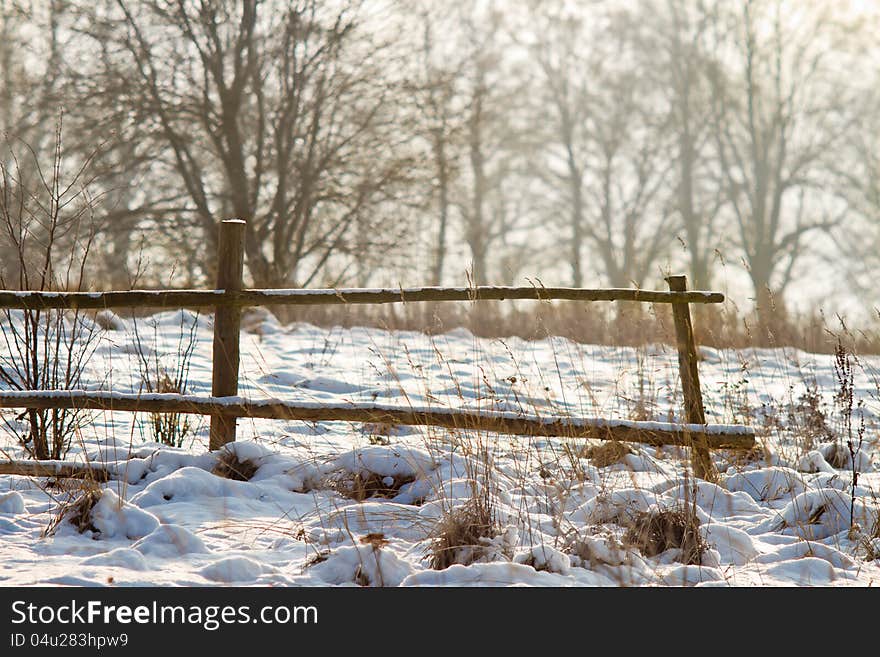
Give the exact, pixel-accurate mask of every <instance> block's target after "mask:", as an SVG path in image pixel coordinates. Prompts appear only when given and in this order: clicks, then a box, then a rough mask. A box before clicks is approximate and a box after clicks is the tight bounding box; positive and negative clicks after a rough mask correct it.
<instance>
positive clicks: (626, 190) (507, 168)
mask: <svg viewBox="0 0 880 657" xmlns="http://www.w3.org/2000/svg"><path fill="white" fill-rule="evenodd" d="M877 18H878V16H877V15H876V14H875V15H871V14H868V13H864V12H856V11H851V10H849V9H848V8H847V3H846V2H836V1H833V0H825V1H820V0H748V1H743V2H727V1H723V0H715V1H709V0H632V1H629V2H625V1H621V2H598V1H588V0H575V1H573V2H572V1H566V0H449V1H448V2H443V3H437V2H430V1H428V0H399V1H394V0H334V1H329V2H328V1H320V0H289V1H282V0H235V1H233V0H230V1H225V0H214V1H209V0H137V1H135V0H89V1H88V2H86V1H79V0H34V1H31V2H28V1H27V0H0V126H2V127H3V129H4V130H5V133H6V145H5V148H4V151H3V154H2V155H0V163H2V164H3V167H4V172H5V174H6V175H5V176H4V180H3V185H4V188H3V190H0V192H2V193H0V196H5V197H7V198H13V199H14V198H18V197H20V196H23V195H22V194H21V193H18V194H9V193H8V192H9V190H10V189H11V188H12V187H18V188H20V189H30V187H29V185H34V184H38V182H39V181H40V180H43V179H45V178H46V176H41V175H39V171H38V169H39V165H38V163H39V162H40V161H41V158H43V157H45V158H46V161H49V162H52V161H53V158H52V155H53V153H54V152H55V150H56V149H57V148H58V143H57V140H56V131H57V127H58V124H59V121H61V120H62V119H63V130H62V131H61V152H62V154H63V157H61V158H60V164H59V167H60V169H59V173H60V174H63V173H64V172H65V171H70V172H72V174H71V176H70V178H71V179H73V180H76V184H77V185H78V186H79V187H81V190H79V189H78V192H79V191H81V194H79V196H78V198H79V199H80V200H82V199H83V198H85V199H87V200H88V203H89V208H90V211H89V212H83V211H82V204H81V203H79V204H77V207H76V211H75V221H77V222H81V221H89V222H91V224H90V227H89V230H81V229H77V230H69V231H67V232H66V233H65V235H66V234H68V233H69V235H70V240H76V239H83V238H82V236H83V235H88V236H89V240H90V248H91V254H92V258H93V259H92V261H91V263H92V264H91V266H90V267H89V268H88V272H87V275H88V276H89V284H90V285H91V286H93V287H98V288H101V287H103V288H126V287H129V286H131V285H134V284H138V285H141V286H145V285H152V284H168V283H169V282H171V283H172V284H174V285H176V286H183V285H200V284H204V283H205V282H206V281H210V280H211V278H212V275H213V272H212V255H213V253H214V249H215V246H216V245H215V240H216V223H217V221H218V220H219V219H221V218H227V217H233V216H235V217H242V218H245V219H246V220H247V221H248V228H247V236H246V240H247V242H246V255H247V262H248V272H249V277H250V281H249V282H250V283H251V284H253V285H254V286H257V287H297V286H312V287H319V286H339V285H386V284H390V285H397V284H403V285H417V284H421V283H430V284H453V283H454V284H461V283H463V282H464V279H465V277H466V276H467V277H468V278H469V279H470V280H471V281H472V282H474V283H476V284H485V283H497V284H510V283H517V284H521V283H523V281H524V278H526V277H527V278H529V279H530V280H534V278H535V277H540V279H541V281H542V282H543V283H545V284H548V285H549V284H562V285H575V286H581V285H584V286H602V285H604V286H608V285H610V286H630V285H638V286H654V285H657V284H658V283H659V282H660V280H661V278H662V275H663V273H664V272H666V271H669V270H670V269H675V270H683V271H686V272H687V273H688V275H689V277H690V283H691V286H692V287H696V288H702V289H707V288H711V287H713V285H717V283H718V272H719V268H720V267H721V266H722V265H723V264H724V263H727V265H728V266H729V267H730V268H732V269H737V270H739V271H741V272H742V277H743V280H745V281H747V282H748V283H749V284H750V286H751V289H752V291H753V293H754V300H755V302H756V304H757V305H758V307H759V310H762V309H769V308H770V307H771V306H774V305H780V304H782V303H784V299H785V294H786V292H787V291H788V290H789V289H790V286H791V285H792V284H793V282H795V281H798V280H799V278H800V277H804V276H807V275H811V274H812V273H813V272H814V271H815V265H816V263H817V262H822V261H824V262H826V263H830V264H831V265H832V266H835V267H837V269H839V270H840V271H841V272H842V274H841V277H842V278H841V280H843V276H846V277H847V278H846V280H848V281H849V282H850V283H851V284H853V285H864V287H865V288H866V289H870V287H871V285H872V284H873V280H872V279H873V276H872V275H871V274H872V272H873V271H875V270H876V267H877V265H878V264H880V263H878V259H877V253H878V249H877V248H876V247H877V241H878V238H880V233H878V229H880V183H878V177H877V174H878V171H880V155H878V148H877V146H878V144H877V140H878V135H880V111H878V109H880V107H878V89H880V86H878V84H877V81H878V79H880V78H878V73H880V66H878V62H880V59H878V58H877V57H876V52H874V51H875V50H876V44H875V43H874V40H873V35H874V34H876V33H877V32H876V29H877V27H878V23H877ZM24 151H27V153H29V154H30V155H32V157H22V156H21V153H22V152H24ZM84 172H85V173H84ZM73 174H75V175H73ZM59 177H60V178H61V179H63V175H60V176H59ZM61 191H64V190H61ZM24 196H26V194H25V195H24ZM50 196H51V195H50ZM55 197H57V198H62V197H63V195H62V194H56V195H55ZM53 198H54V197H53ZM7 205H9V203H7ZM59 210H60V211H63V210H64V208H63V207H61V208H59ZM6 214H7V215H11V214H14V212H13V213H10V212H7V213H6ZM26 218H27V217H25V219H26ZM20 219H21V217H20ZM7 223H10V222H7ZM20 223H21V222H20ZM22 226H24V227H22ZM16 230H18V231H19V235H20V232H21V230H26V231H27V232H28V233H29V234H31V235H35V236H39V234H40V231H41V230H47V229H46V228H45V227H43V228H41V226H40V225H39V222H38V221H37V222H36V223H34V224H33V225H27V222H26V221H25V222H23V223H22V224H21V225H19V226H18V227H17V228H16V226H13V225H11V224H10V225H9V226H7V227H6V229H4V230H3V231H0V233H2V237H0V249H8V248H12V247H11V246H10V245H9V244H8V242H9V241H10V240H11V241H12V242H15V239H14V235H15V231H16ZM10 236H12V237H10ZM56 237H57V236H56ZM63 237H64V236H63V235H61V236H60V237H58V239H57V240H56V241H55V242H53V244H56V243H57V248H59V249H63V248H67V249H68V252H70V248H71V245H70V244H67V245H65V243H64V239H63ZM74 246H75V245H74ZM53 248H54V247H53ZM0 255H2V254H0ZM18 260H20V258H19V259H16V261H18ZM465 272H467V274H465ZM14 278H15V277H14V276H6V279H7V280H13V279H14Z"/></svg>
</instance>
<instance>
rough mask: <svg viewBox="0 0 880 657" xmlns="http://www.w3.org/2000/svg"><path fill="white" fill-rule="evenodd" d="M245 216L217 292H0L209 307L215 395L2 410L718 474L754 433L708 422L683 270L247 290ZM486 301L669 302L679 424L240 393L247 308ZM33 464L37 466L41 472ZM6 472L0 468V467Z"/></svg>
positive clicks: (7, 297)
mask: <svg viewBox="0 0 880 657" xmlns="http://www.w3.org/2000/svg"><path fill="white" fill-rule="evenodd" d="M244 232H245V222H244V221H242V220H239V219H230V220H226V221H223V222H221V224H220V239H219V249H218V266H217V289H215V290H156V291H154V290H131V291H120V292H31V291H23V292H18V291H0V308H20V309H37V308H39V309H49V308H55V309H72V308H82V309H104V308H114V307H116V308H119V307H125V308H133V307H137V308H174V307H177V308H180V307H213V308H214V343H213V372H212V397H210V398H196V397H191V396H183V395H171V394H151V395H127V394H119V393H98V392H85V391H73V390H70V391H15V392H2V393H0V408H4V407H5V408H78V409H80V408H81V409H101V410H119V411H134V412H138V411H146V412H176V413H196V414H201V415H210V416H211V428H210V442H209V446H210V449H212V450H214V449H219V448H220V447H222V446H223V445H224V444H226V443H228V442H231V441H234V440H235V422H236V418H238V417H260V418H271V419H284V420H306V421H330V420H344V421H351V422H387V423H390V424H406V425H435V426H443V427H450V428H466V429H480V430H486V431H494V432H499V433H509V434H521V435H537V436H554V435H555V436H571V437H591V438H600V439H609V440H622V441H634V442H645V443H650V444H658V445H683V446H689V447H692V456H693V464H694V472H695V474H697V475H698V476H704V477H705V476H708V475H709V474H710V473H712V472H713V471H714V468H713V466H712V462H711V459H710V457H709V451H708V450H709V449H713V448H725V449H749V448H751V447H753V446H754V443H755V436H754V433H752V432H751V431H750V430H748V429H747V428H746V427H741V426H724V425H715V426H708V425H707V424H706V417H705V412H704V407H703V399H702V392H701V389H700V376H699V369H698V356H697V346H696V342H695V340H694V331H693V325H692V323H691V315H690V308H689V304H692V303H697V304H704V303H721V302H723V301H724V295H723V294H721V293H719V292H702V291H689V290H688V289H687V279H686V277H685V276H670V277H668V278H667V283H668V285H669V291H651V290H636V289H613V288H612V289H584V288H564V287H495V286H477V287H471V288H441V287H421V288H402V289H336V290H304V289H292V290H253V289H244V287H243V273H244ZM488 299H496V300H504V299H536V300H550V299H567V300H571V301H638V302H647V303H668V304H671V305H672V313H673V318H674V324H675V334H676V343H677V349H678V364H679V372H680V377H681V384H682V391H683V396H684V404H685V420H686V423H684V424H665V423H653V422H623V421H608V420H599V419H577V418H559V417H556V418H554V417H534V416H529V417H526V416H522V415H516V414H509V413H471V412H464V411H451V410H444V409H440V410H438V409H413V408H395V407H384V406H378V405H347V406H329V405H323V406H322V405H313V404H292V403H286V402H281V401H279V400H262V401H260V400H257V401H254V400H246V399H242V398H240V397H238V396H237V395H238V375H239V353H240V343H239V340H240V335H241V330H240V328H241V327H240V320H241V311H242V308H243V307H245V306H273V305H317V304H351V303H354V304H364V303H367V304H376V303H400V302H419V301H482V300H488ZM37 470H39V468H37ZM2 472H3V470H2V469H0V473H2Z"/></svg>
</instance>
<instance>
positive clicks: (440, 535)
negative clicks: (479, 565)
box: [428, 495, 500, 570]
mask: <svg viewBox="0 0 880 657" xmlns="http://www.w3.org/2000/svg"><path fill="white" fill-rule="evenodd" d="M499 532H500V527H499V526H498V523H497V522H496V520H495V517H494V513H493V509H492V507H491V504H490V503H489V500H488V497H487V496H484V495H474V496H473V497H472V498H471V499H469V500H468V501H467V502H466V503H465V504H463V505H461V506H458V507H456V508H454V509H451V510H450V511H447V512H446V513H445V514H443V516H442V517H441V518H440V520H439V521H438V522H437V525H436V526H435V528H434V531H433V532H432V535H431V544H430V547H429V551H428V556H429V557H430V564H431V568H433V569H434V570H445V569H446V568H449V566H451V565H453V564H457V563H458V564H462V565H469V564H471V563H473V562H474V561H476V560H477V559H478V558H479V556H480V555H481V554H482V550H483V548H484V547H485V545H486V542H487V541H488V540H491V539H493V538H495V537H496V536H497V535H498V534H499Z"/></svg>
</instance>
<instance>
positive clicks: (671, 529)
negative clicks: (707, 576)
mask: <svg viewBox="0 0 880 657" xmlns="http://www.w3.org/2000/svg"><path fill="white" fill-rule="evenodd" d="M623 542H624V543H625V544H627V545H631V546H633V547H635V548H637V549H638V550H639V552H641V553H642V554H644V555H645V556H646V557H654V556H657V555H658V554H661V553H663V552H666V550H670V549H673V548H675V549H678V550H680V552H681V554H680V555H679V557H678V561H680V562H681V563H685V564H696V565H699V564H700V563H702V559H703V553H704V552H705V551H706V550H707V549H708V545H707V544H706V541H705V540H704V539H703V537H702V536H701V535H700V520H699V518H697V515H696V513H695V512H694V511H693V510H692V509H688V508H687V507H686V506H679V507H675V508H670V509H662V510H660V511H648V512H640V513H638V514H636V516H635V517H634V518H633V520H632V521H631V524H630V527H629V529H627V532H626V534H625V535H624V537H623Z"/></svg>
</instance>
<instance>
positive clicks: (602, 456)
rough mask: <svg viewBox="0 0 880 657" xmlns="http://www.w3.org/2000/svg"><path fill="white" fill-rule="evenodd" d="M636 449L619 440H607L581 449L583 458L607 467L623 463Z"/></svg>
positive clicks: (600, 466) (601, 466)
mask: <svg viewBox="0 0 880 657" xmlns="http://www.w3.org/2000/svg"><path fill="white" fill-rule="evenodd" d="M635 453H636V451H635V450H634V449H633V448H632V447H630V446H629V445H627V444H626V443H622V442H620V441H619V440H606V441H603V442H602V443H600V444H599V445H588V446H586V447H584V449H583V450H581V456H582V457H583V458H587V459H590V461H591V462H592V464H593V465H594V466H596V467H597V468H607V467H608V466H609V465H614V464H615V463H622V462H623V460H624V458H626V456H627V455H628V454H635Z"/></svg>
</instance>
